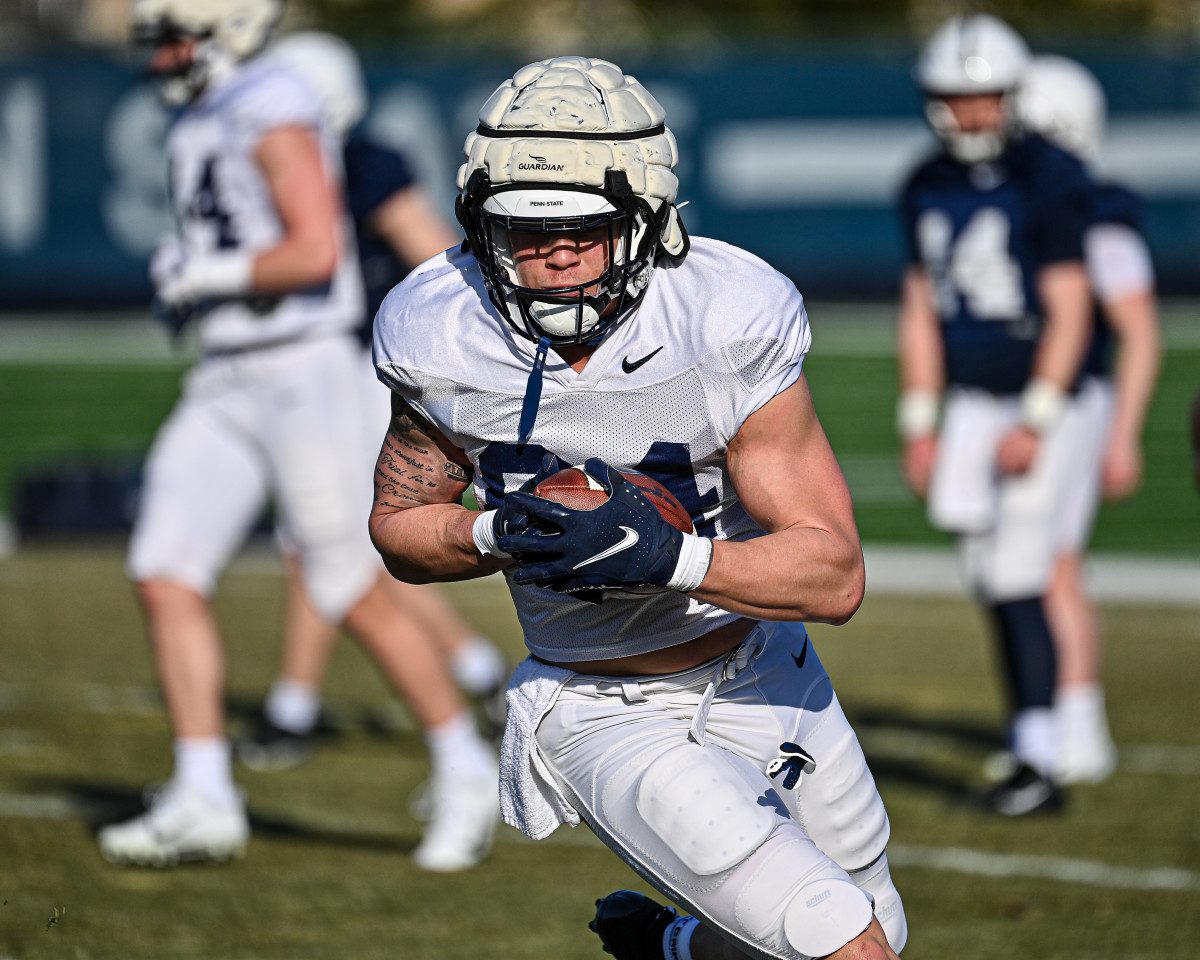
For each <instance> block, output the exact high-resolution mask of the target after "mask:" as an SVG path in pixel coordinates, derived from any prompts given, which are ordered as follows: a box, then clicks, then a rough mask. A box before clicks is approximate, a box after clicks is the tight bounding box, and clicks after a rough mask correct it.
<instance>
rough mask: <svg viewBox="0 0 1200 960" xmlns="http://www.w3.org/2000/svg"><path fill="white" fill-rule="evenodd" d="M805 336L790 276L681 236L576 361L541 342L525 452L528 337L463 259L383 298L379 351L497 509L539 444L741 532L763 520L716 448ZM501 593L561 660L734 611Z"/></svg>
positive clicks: (709, 529)
mask: <svg viewBox="0 0 1200 960" xmlns="http://www.w3.org/2000/svg"><path fill="white" fill-rule="evenodd" d="M810 339H811V338H810V333H809V327H808V318H807V317H806V315H805V312H804V304H803V300H802V299H801V297H800V294H799V293H798V292H797V290H796V288H795V287H794V286H793V285H792V283H791V281H790V280H788V279H787V278H786V277H784V276H783V275H782V274H780V273H778V272H776V271H775V270H773V269H772V268H771V267H769V266H768V265H767V264H765V263H764V262H763V261H761V260H759V259H758V258H757V257H754V256H752V255H751V254H749V253H746V252H745V251H743V250H739V249H738V248H736V247H732V246H729V245H728V244H724V243H720V242H718V241H715V240H706V239H703V238H694V239H693V240H692V248H691V252H690V253H689V254H688V256H687V258H686V259H685V260H684V261H683V263H682V264H680V265H678V266H665V265H664V266H660V267H658V268H657V269H656V270H655V271H654V274H653V276H652V279H651V281H650V285H649V288H648V289H647V291H646V294H645V296H644V299H643V302H642V305H641V307H640V308H639V309H638V310H637V312H636V313H634V315H633V316H632V317H631V318H629V319H628V320H626V321H624V322H622V323H621V324H620V325H618V326H617V327H616V329H614V330H613V331H611V332H610V333H609V334H608V336H606V337H605V339H604V340H603V341H602V342H601V343H600V345H599V347H598V348H597V350H596V352H595V354H594V355H593V356H592V358H591V359H590V360H589V361H588V364H587V366H586V367H585V368H584V370H583V372H582V373H578V374H577V373H575V372H574V371H573V370H572V369H571V368H570V366H568V365H567V364H566V363H564V362H563V361H562V359H561V358H560V357H559V356H558V355H557V354H556V353H554V352H553V351H551V352H550V354H549V356H548V358H547V360H546V366H545V371H544V374H543V378H544V380H543V386H542V397H541V403H540V405H539V407H538V414H537V421H536V424H535V425H534V428H533V433H532V435H531V436H530V439H529V442H528V444H526V446H525V447H524V448H523V449H522V448H518V446H517V427H518V422H519V420H520V416H521V402H522V399H523V397H524V396H525V388H526V384H527V383H528V380H529V375H530V370H531V368H532V367H533V360H534V354H535V352H536V344H534V343H532V342H531V341H529V340H527V339H526V338H524V337H522V336H520V335H519V334H517V333H516V332H515V331H514V330H513V329H512V328H511V327H510V326H509V325H508V324H507V322H506V321H505V320H504V319H503V318H502V317H501V315H500V314H499V312H498V311H497V310H496V309H495V307H494V306H493V305H492V304H491V302H490V301H489V299H488V295H487V291H486V289H485V288H484V286H483V280H482V278H481V276H480V271H479V267H478V266H477V264H476V263H475V260H474V259H473V258H472V257H471V255H470V254H464V253H461V252H459V251H457V250H451V251H447V252H446V253H444V254H439V255H438V256H436V257H434V258H433V259H431V260H429V261H427V262H426V263H424V264H423V265H422V266H421V267H419V268H417V269H416V270H415V271H413V273H412V274H411V275H410V276H409V277H408V278H407V279H406V280H405V281H404V282H403V283H402V284H400V285H399V286H398V287H396V289H394V290H393V291H392V292H391V294H389V296H388V298H387V300H385V301H384V303H383V306H382V307H381V308H380V311H379V315H378V317H377V318H376V321H375V365H376V369H377V370H378V373H379V376H380V378H381V379H382V380H383V381H384V382H385V383H387V384H388V385H389V386H390V387H391V388H392V389H393V390H395V391H396V392H397V393H399V394H400V395H401V396H402V397H404V399H405V400H407V401H408V402H409V403H410V404H412V405H413V407H415V408H416V409H417V410H419V411H420V412H421V413H422V414H424V415H425V416H426V417H427V418H428V419H429V420H430V421H431V422H432V423H433V424H435V425H436V426H437V427H438V429H439V430H441V431H442V432H443V433H445V434H446V436H447V437H448V438H449V439H450V441H451V442H453V443H455V444H457V445H458V446H459V447H461V448H462V449H463V450H465V451H466V453H467V456H468V457H469V458H470V460H471V462H472V463H473V464H474V466H475V496H476V498H477V499H478V501H479V503H480V505H481V506H486V507H498V506H500V503H501V501H502V500H503V497H504V494H505V493H506V492H508V491H512V490H515V489H516V488H517V487H519V486H520V485H521V484H522V483H524V482H525V481H526V480H528V479H529V478H530V477H531V476H532V475H533V474H534V472H535V471H536V470H537V468H538V466H539V464H540V463H541V460H542V457H543V455H544V454H545V453H547V452H550V453H554V454H557V455H558V457H559V459H560V460H562V461H564V464H575V465H578V464H582V463H583V462H584V460H586V459H587V458H588V457H600V458H601V459H603V460H605V461H606V462H608V463H609V464H611V465H612V466H614V467H616V468H618V469H635V470H640V471H641V472H643V473H647V474H649V475H651V476H652V477H654V478H655V479H657V480H658V481H659V482H661V483H662V484H664V485H665V486H666V487H667V488H669V489H670V490H671V492H672V493H674V494H675V496H676V497H678V499H679V500H680V501H681V502H682V503H683V505H684V506H685V507H686V508H687V509H688V512H689V513H690V514H691V516H692V520H693V523H694V524H695V527H696V530H697V532H698V533H700V534H701V535H704V536H708V537H715V538H718V539H725V540H746V539H750V538H752V537H757V536H761V535H762V534H763V530H762V529H761V528H760V527H759V526H758V524H756V523H755V522H754V521H753V520H752V519H751V518H750V517H749V515H747V513H746V511H745V510H744V509H743V508H742V506H741V504H740V503H739V502H738V499H737V494H736V493H735V492H734V490H733V486H732V484H731V483H730V482H729V474H728V471H727V469H726V464H725V453H726V449H727V447H728V444H729V441H730V440H731V439H732V438H733V437H734V435H735V434H736V433H737V432H738V429H739V428H740V427H741V425H742V423H743V421H745V419H746V418H747V417H748V416H749V415H750V414H751V413H753V412H754V411H755V410H757V409H758V408H759V407H761V406H762V405H763V404H764V403H766V402H767V401H768V400H770V399H771V398H772V397H774V396H775V395H776V394H778V393H780V392H782V391H783V390H785V389H786V388H787V387H789V386H791V384H793V383H794V382H795V381H796V380H797V378H798V377H799V376H800V368H801V363H802V362H803V357H804V354H805V353H806V352H807V350H808V347H809V343H810ZM781 482H794V483H801V482H803V478H781ZM509 589H510V590H511V591H512V596H513V601H514V603H515V604H516V608H517V615H518V617H519V619H520V621H521V625H522V628H523V629H524V632H525V642H526V644H527V646H528V647H529V649H530V650H531V651H532V652H533V653H534V654H536V655H538V656H540V657H543V658H545V659H547V660H554V661H559V662H570V661H576V660H592V659H608V658H613V657H623V656H629V655H632V654H637V653H645V652H647V651H650V650H658V649H661V648H663V647H669V646H673V645H675V644H678V643H683V642H684V641H687V640H691V639H693V638H695V637H698V636H700V635H702V634H704V633H707V632H708V631H710V630H713V629H714V628H716V627H718V626H720V625H721V624H723V623H727V622H729V621H731V620H734V619H736V618H737V615H736V614H733V613H730V612H729V611H727V610H722V609H720V608H718V607H714V606H712V605H710V604H707V603H701V602H699V601H697V600H693V599H692V598H690V597H688V596H686V595H684V594H681V593H678V592H676V591H666V592H663V593H659V594H654V595H651V596H640V597H627V596H621V597H609V598H606V599H605V600H604V602H603V603H601V604H599V605H597V604H593V603H589V602H587V601H584V600H577V599H574V598H572V597H570V596H567V595H563V594H559V593H555V592H554V591H551V590H546V589H543V588H540V587H532V586H519V585H517V584H514V583H513V582H512V579H511V573H510V574H509Z"/></svg>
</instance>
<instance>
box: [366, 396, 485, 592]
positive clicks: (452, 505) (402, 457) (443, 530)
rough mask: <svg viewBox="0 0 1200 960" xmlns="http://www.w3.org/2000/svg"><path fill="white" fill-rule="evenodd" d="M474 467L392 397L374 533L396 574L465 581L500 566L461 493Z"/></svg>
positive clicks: (475, 513) (410, 578)
mask: <svg viewBox="0 0 1200 960" xmlns="http://www.w3.org/2000/svg"><path fill="white" fill-rule="evenodd" d="M473 476H474V469H473V468H472V466H471V462H470V460H468V459H467V455H466V453H464V452H463V451H462V450H460V449H459V448H458V447H456V446H455V445H454V444H452V443H451V442H450V441H449V440H448V439H447V438H446V436H445V435H444V434H443V433H442V432H441V431H440V430H438V429H437V428H436V427H435V426H433V424H431V423H430V422H429V421H428V420H427V419H426V418H425V417H423V416H422V415H421V414H420V413H419V412H417V411H416V410H415V409H413V407H412V406H410V405H409V404H408V403H406V402H405V401H404V400H403V399H402V398H401V397H398V396H393V397H392V422H391V425H390V426H389V427H388V432H387V435H386V436H385V437H384V438H383V447H382V449H380V451H379V459H378V460H377V461H376V464H375V503H374V505H373V506H372V508H371V519H370V528H371V539H372V540H373V541H374V543H375V547H376V549H377V550H378V551H379V552H380V554H381V555H382V556H383V562H384V565H385V566H386V567H387V568H388V571H389V572H390V573H391V574H392V576H394V577H395V578H396V579H398V580H404V581H407V582H409V583H430V582H433V581H437V580H464V579H469V578H470V577H478V576H484V575H486V574H489V573H494V572H495V571H496V570H499V569H500V568H501V567H502V566H503V565H504V561H502V560H498V559H496V558H495V557H482V556H480V554H479V551H478V549H477V548H476V546H475V541H474V540H473V539H472V537H471V526H472V524H473V523H474V521H475V518H476V517H477V516H479V513H478V511H475V510H468V509H467V508H466V507H464V506H462V505H461V504H460V503H459V502H458V499H459V497H461V496H462V495H463V491H465V490H466V489H467V486H468V485H469V484H470V483H471V479H472V477H473Z"/></svg>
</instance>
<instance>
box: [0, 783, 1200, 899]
mask: <svg viewBox="0 0 1200 960" xmlns="http://www.w3.org/2000/svg"><path fill="white" fill-rule="evenodd" d="M106 815H108V811H107V810H104V809H101V807H100V806H99V805H95V804H87V803H82V802H80V801H77V800H72V799H70V798H68V797H61V796H57V795H54V794H37V793H0V818H4V819H21V820H80V819H84V820H92V819H97V818H98V817H104V816H106ZM311 826H312V827H313V828H314V829H336V830H346V829H350V830H353V829H354V827H349V828H347V825H346V824H345V823H344V822H341V823H338V824H337V825H333V824H321V823H312V824H311ZM576 834H583V835H584V837H583V838H582V840H581V839H580V838H579V837H577V836H576ZM497 839H498V840H501V841H503V842H513V843H521V842H525V837H524V836H522V835H521V834H519V833H517V832H516V831H515V830H511V829H506V830H502V831H501V832H500V833H499V834H498V835H497ZM593 840H594V838H593V837H592V835H591V833H590V832H588V831H587V830H586V829H584V828H582V827H581V828H579V829H578V830H568V829H565V828H564V829H562V830H559V831H558V832H557V833H555V834H554V835H553V837H552V838H551V839H549V840H548V841H544V842H549V843H566V844H575V843H579V842H584V841H587V842H592V841H593ZM888 860H889V861H890V862H891V864H892V865H893V866H898V867H919V868H923V869H929V870H942V871H946V872H949V873H965V874H971V875H974V876H984V877H1025V878H1030V879H1042V880H1055V881H1058V882H1060V883H1077V884H1084V885H1087V886H1093V887H1106V888H1109V889H1114V890H1162V891H1190V890H1200V874H1197V873H1195V872H1194V871H1191V870H1184V869H1181V868H1177V867H1157V868H1145V867H1126V866H1120V865H1118V864H1111V863H1101V862H1099V861H1095V860H1077V859H1074V858H1070V857H1046V856H1037V855H1034V854H1007V853H990V852H988V851H986V850H972V849H969V848H966V847H926V846H914V845H910V844H895V843H894V844H891V845H889V846H888Z"/></svg>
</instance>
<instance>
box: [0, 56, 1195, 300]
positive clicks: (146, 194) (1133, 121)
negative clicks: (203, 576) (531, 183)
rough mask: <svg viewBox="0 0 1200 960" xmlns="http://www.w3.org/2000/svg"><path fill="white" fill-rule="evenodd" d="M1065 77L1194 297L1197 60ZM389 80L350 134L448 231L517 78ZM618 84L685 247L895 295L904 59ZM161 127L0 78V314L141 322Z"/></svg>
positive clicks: (132, 112) (462, 74) (156, 229)
mask: <svg viewBox="0 0 1200 960" xmlns="http://www.w3.org/2000/svg"><path fill="white" fill-rule="evenodd" d="M1080 59H1082V60H1084V62H1086V63H1087V64H1088V65H1089V66H1090V67H1091V68H1092V69H1093V70H1095V72H1096V73H1097V75H1098V76H1099V77H1100V80H1101V82H1102V83H1103V84H1104V86H1105V88H1106V90H1107V92H1108V96H1109V101H1110V107H1111V111H1112V115H1111V119H1110V127H1109V136H1108V139H1107V143H1106V148H1105V152H1104V157H1103V160H1102V171H1103V172H1104V173H1105V174H1106V175H1111V176H1114V177H1117V178H1120V179H1122V180H1124V181H1126V182H1127V183H1129V184H1130V185H1131V186H1133V187H1134V188H1135V189H1137V190H1139V191H1140V192H1141V193H1142V194H1143V196H1144V197H1145V198H1146V200H1147V221H1146V228H1147V233H1148V236H1149V240H1150V244H1151V249H1152V252H1153V254H1154V257H1155V262H1156V266H1157V268H1158V271H1159V275H1160V280H1161V283H1162V287H1163V289H1164V291H1165V292H1168V293H1180V294H1183V293H1187V294H1196V293H1200V163H1198V162H1197V160H1196V158H1197V157H1200V59H1175V60H1170V59H1157V60H1156V59H1150V58H1147V57H1140V58H1139V57H1133V56H1130V57H1124V58H1120V59H1117V58H1111V57H1110V58H1107V59H1105V58H1102V57H1090V58H1089V57H1086V56H1082V57H1080ZM395 63H396V61H394V60H392V59H391V58H386V57H374V58H370V59H368V64H367V67H368V79H369V81H370V86H371V90H372V94H373V105H372V109H371V112H370V114H369V115H368V117H367V119H366V121H365V122H366V124H367V126H368V128H369V130H370V132H371V133H372V134H373V135H374V136H376V137H378V138H379V139H381V140H384V141H386V142H388V143H391V144H393V145H395V146H397V147H400V148H402V149H404V150H406V151H407V152H408V153H409V154H410V157H411V159H412V161H413V163H414V165H415V166H416V168H417V170H418V171H419V173H420V175H421V178H422V180H423V181H424V183H425V184H426V186H427V188H428V189H429V190H430V192H431V193H432V194H433V195H434V197H435V198H436V199H437V201H438V203H439V205H440V206H441V208H442V209H443V210H444V211H445V213H446V215H447V217H449V216H450V204H451V202H452V196H453V181H454V171H455V169H456V167H457V164H458V162H459V153H460V150H461V146H462V141H463V138H464V136H465V134H466V132H467V130H469V129H470V128H471V127H472V126H474V123H475V116H476V111H477V109H478V107H479V105H480V104H481V103H482V102H483V100H484V99H485V98H486V97H487V95H488V94H489V93H490V92H491V90H492V89H493V88H494V87H495V85H496V83H497V82H499V80H500V79H502V78H504V77H506V76H509V75H511V73H512V70H513V67H514V64H512V63H492V64H480V63H472V64H470V65H468V66H464V65H463V64H459V63H454V64H451V63H445V64H440V65H439V64H433V63H424V64H415V63H411V62H408V61H404V62H402V65H401V66H395V65H394V64H395ZM623 66H625V68H626V69H627V70H629V71H630V72H632V73H634V74H636V75H637V76H638V78H639V79H640V80H642V81H643V82H644V83H645V84H646V85H647V86H648V87H649V88H650V89H651V91H653V92H654V93H655V94H656V96H658V97H659V99H660V100H661V101H662V102H663V105H664V106H665V107H666V108H667V114H668V120H669V123H670V125H671V127H672V129H673V130H674V131H675V133H676V136H677V137H678V138H679V141H680V145H681V147H682V154H683V158H684V159H683V162H682V164H681V167H680V170H679V173H680V179H681V191H680V198H681V200H685V201H688V205H687V207H686V208H685V209H684V211H683V214H684V219H685V221H686V222H687V224H688V226H689V228H690V229H691V230H692V232H693V233H697V234H703V235H709V236H716V237H720V238H722V239H725V240H728V241H730V242H732V243H735V244H738V245H740V246H744V247H746V248H747V249H749V250H752V251H754V252H755V253H758V254H759V255H761V256H763V257H764V258H766V259H767V260H769V261H770V262H771V263H772V264H774V265H776V266H777V267H779V268H780V269H781V270H783V271H784V272H786V273H787V274H788V275H789V276H791V277H792V278H793V279H794V280H795V281H796V283H797V285H798V286H799V287H800V288H801V289H802V290H804V291H805V292H806V293H807V294H809V295H818V296H846V297H886V296H891V295H893V294H894V293H895V291H896V286H897V278H898V276H899V273H900V270H901V268H902V257H903V252H902V247H901V235H900V230H899V226H898V220H897V217H896V213H895V210H894V207H893V204H894V200H895V196H896V193H897V191H898V189H899V186H900V183H901V182H902V180H903V177H904V175H905V172H906V171H907V169H908V168H909V167H910V166H911V165H912V164H913V163H915V162H916V161H917V159H918V158H919V157H920V156H921V155H922V154H923V153H924V152H926V151H928V150H929V149H931V146H932V141H931V138H930V135H929V133H928V131H927V130H926V129H925V126H924V124H923V122H922V120H921V113H920V103H919V99H918V96H917V94H916V91H915V90H914V88H913V85H912V82H911V76H910V65H909V62H908V61H907V59H905V58H902V57H899V56H895V57H890V58H888V57H882V58H875V59H868V58H865V57H852V56H840V57H833V56H831V57H824V58H812V57H806V58H803V59H800V58H797V59H793V60H786V59H782V58H776V59H762V60H757V59H750V58H747V59H745V60H741V61H730V60H725V61H718V62H713V63H711V64H705V65H703V66H699V67H686V66H683V65H678V64H674V65H673V64H669V63H667V64H664V63H663V62H661V61H660V62H655V63H653V64H649V63H648V64H636V63H629V64H623ZM167 125H168V119H167V116H166V114H165V113H164V111H163V109H162V108H161V106H160V105H159V103H158V101H157V99H156V97H155V95H154V92H153V90H152V89H151V88H150V87H148V86H147V85H146V84H145V83H143V82H142V81H141V80H140V78H139V77H138V75H137V74H136V73H135V71H134V70H133V69H131V67H130V66H129V65H128V64H127V63H125V62H122V61H119V60H115V59H107V58H104V57H101V56H98V55H94V54H83V53H72V54H65V53H64V54H59V55H54V56H47V57H43V58H40V59H36V60H34V59H31V60H26V61H22V60H9V61H4V62H0V308H8V309H13V308H22V309H26V308H38V309H41V308H45V309H64V308H70V309H78V308H85V309H86V308H93V307H94V308H111V307H122V306H134V305H137V304H140V303H145V302H146V300H147V299H148V297H149V293H150V290H149V285H148V283H147V280H146V262H147V259H148V257H149V254H150V251H151V250H152V249H153V247H154V244H155V242H156V240H157V238H158V237H159V236H161V235H162V234H163V233H164V232H165V231H167V230H170V229H171V219H170V215H169V213H168V210H167V203H166V191H165V170H164V165H163V157H162V143H163V137H164V135H165V131H166V129H167Z"/></svg>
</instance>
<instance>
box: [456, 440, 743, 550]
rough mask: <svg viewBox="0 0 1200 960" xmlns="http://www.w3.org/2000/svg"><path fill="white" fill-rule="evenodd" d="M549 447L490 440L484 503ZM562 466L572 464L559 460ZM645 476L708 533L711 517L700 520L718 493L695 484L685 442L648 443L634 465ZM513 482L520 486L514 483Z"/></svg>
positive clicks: (529, 469)
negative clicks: (662, 487) (663, 490)
mask: <svg viewBox="0 0 1200 960" xmlns="http://www.w3.org/2000/svg"><path fill="white" fill-rule="evenodd" d="M548 452H550V451H547V450H546V448H545V447H541V446H538V445H537V444H536V443H529V444H526V445H525V446H524V447H522V448H520V452H518V447H517V446H516V445H515V444H511V443H492V444H489V445H488V446H487V447H485V448H484V450H483V452H482V453H481V454H480V455H479V477H480V479H481V480H482V482H483V488H484V499H485V501H486V502H485V506H486V507H487V508H488V509H493V510H494V509H497V508H499V507H500V505H501V504H502V503H503V502H504V494H505V492H506V490H507V489H508V488H509V485H508V484H506V482H505V477H506V476H508V477H512V478H518V477H519V478H520V480H521V481H524V480H525V479H527V478H529V477H531V476H533V474H535V473H536V472H537V469H538V467H539V466H540V465H541V462H542V458H543V457H544V456H545V455H546V454H547V453H548ZM559 459H560V460H561V461H562V464H563V466H564V467H569V466H574V464H571V463H568V462H567V461H566V460H562V458H561V457H560V458H559ZM633 469H634V470H637V471H639V472H641V473H644V474H646V475H647V476H648V477H653V478H654V479H655V480H657V481H658V482H659V483H661V484H662V485H663V486H664V487H666V488H667V489H668V490H670V491H671V493H673V494H674V495H675V498H676V499H677V500H678V501H679V502H680V503H681V504H683V507H684V509H685V510H687V512H688V514H689V515H690V516H691V518H692V523H694V524H695V525H696V532H697V533H699V534H702V535H704V536H711V535H712V530H713V521H711V520H707V521H706V520H703V519H702V518H703V515H704V512H705V511H706V510H708V509H709V508H711V507H714V506H716V505H717V504H718V503H719V502H720V500H721V495H720V494H719V493H718V492H717V491H716V490H710V491H708V493H704V494H702V493H701V492H700V489H699V487H698V486H697V485H696V472H695V469H694V468H693V466H692V457H691V451H690V449H689V448H688V445H687V444H686V443H669V442H667V441H665V440H658V441H656V442H654V443H653V444H651V445H650V449H649V450H648V451H647V452H646V455H645V456H644V457H642V459H641V460H639V461H638V462H637V463H636V464H634V467H633ZM512 486H514V487H515V486H519V483H513V484H512Z"/></svg>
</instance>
